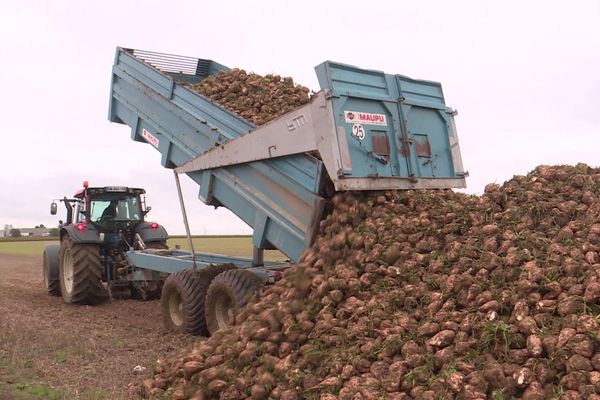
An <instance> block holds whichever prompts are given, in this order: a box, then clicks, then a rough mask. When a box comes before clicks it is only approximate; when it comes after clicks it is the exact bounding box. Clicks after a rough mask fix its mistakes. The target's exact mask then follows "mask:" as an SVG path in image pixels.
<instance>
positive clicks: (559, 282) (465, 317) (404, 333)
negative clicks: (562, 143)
mask: <svg viewBox="0 0 600 400" xmlns="http://www.w3.org/2000/svg"><path fill="white" fill-rule="evenodd" d="M599 252H600V169H594V168H591V167H588V166H587V165H584V164H578V165H576V166H539V167H537V168H536V169H535V170H534V171H532V172H531V173H529V174H528V175H527V176H515V177H514V178H513V179H511V180H510V181H508V182H506V183H505V184H504V185H503V186H499V185H495V184H490V185H488V186H487V187H486V190H485V194H484V195H482V196H481V197H478V196H468V195H465V194H460V193H455V192H452V191H450V190H445V191H397V192H389V191H388V192H379V193H341V194H338V195H336V196H335V197H334V198H333V212H332V213H331V214H330V215H328V216H327V217H326V218H325V219H324V220H323V221H322V222H321V226H320V232H319V235H318V237H317V238H316V241H315V244H314V246H312V248H311V249H309V250H308V251H307V252H306V253H305V254H304V256H303V260H302V262H301V263H300V264H299V265H297V266H295V267H293V268H291V269H290V270H289V271H288V272H287V273H286V276H285V278H284V279H282V280H281V281H279V282H277V283H276V284H275V285H272V286H270V287H267V288H265V289H263V292H262V293H261V294H260V296H258V297H256V298H255V301H254V302H253V303H251V304H250V305H249V306H248V307H247V308H245V309H244V310H243V311H242V313H241V314H240V315H239V316H238V317H237V318H236V325H235V326H234V327H233V328H231V329H230V330H227V331H224V332H218V333H217V334H216V335H215V336H214V337H211V338H208V339H206V340H204V339H202V340H200V341H199V342H198V343H197V345H196V346H195V347H194V348H193V349H187V350H185V351H184V352H182V353H181V354H180V355H178V356H176V357H173V358H172V359H170V360H167V361H159V362H158V363H157V365H156V367H155V374H154V378H152V379H148V380H146V381H145V382H143V384H141V385H139V386H136V387H135V390H136V391H137V392H138V393H141V394H142V395H143V396H145V397H156V398H158V397H160V396H163V395H164V396H166V397H167V398H172V399H196V400H198V399H245V398H249V399H267V398H273V399H285V400H291V399H348V400H350V399H353V400H358V399H365V400H366V399H382V398H385V399H510V398H522V399H528V400H532V399H540V400H541V399H548V398H560V399H600V395H599V394H598V393H600V325H599V315H600V261H599Z"/></svg>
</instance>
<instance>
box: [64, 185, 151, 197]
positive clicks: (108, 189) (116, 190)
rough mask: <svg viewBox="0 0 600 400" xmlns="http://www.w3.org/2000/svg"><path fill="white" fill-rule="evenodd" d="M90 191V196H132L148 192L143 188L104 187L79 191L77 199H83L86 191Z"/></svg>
mask: <svg viewBox="0 0 600 400" xmlns="http://www.w3.org/2000/svg"><path fill="white" fill-rule="evenodd" d="M86 190H87V191H88V193H89V194H90V195H97V194H109V193H126V194H132V195H139V194H144V193H146V191H145V190H144V189H141V188H130V187H127V186H104V187H88V188H85V189H81V190H79V191H78V192H77V193H75V198H78V199H81V198H83V196H84V195H85V191H86Z"/></svg>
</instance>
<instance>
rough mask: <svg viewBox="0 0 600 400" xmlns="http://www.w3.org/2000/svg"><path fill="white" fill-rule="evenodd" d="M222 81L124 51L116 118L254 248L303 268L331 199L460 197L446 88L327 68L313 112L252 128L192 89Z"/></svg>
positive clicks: (200, 64)
mask: <svg viewBox="0 0 600 400" xmlns="http://www.w3.org/2000/svg"><path fill="white" fill-rule="evenodd" d="M220 70H225V71H227V70H228V68H227V67H225V66H223V65H221V64H219V63H216V62H214V61H211V60H204V59H197V58H190V57H181V56H173V55H166V54H160V53H153V52H145V51H140V50H131V49H124V48H117V52H116V57H115V64H114V66H113V76H112V84H111V99H110V110H109V119H110V120H111V121H112V122H118V123H123V124H127V125H129V126H130V127H131V137H132V139H133V140H136V141H140V142H148V143H150V145H152V146H153V147H155V148H156V149H157V150H158V151H159V152H160V153H161V155H162V156H161V163H162V165H163V166H164V167H166V168H176V171H178V172H185V173H186V174H187V175H188V176H189V177H190V178H191V179H192V180H194V181H195V182H197V183H198V184H199V186H200V190H199V198H200V200H202V201H203V202H204V203H206V204H209V205H214V206H224V207H226V208H228V209H229V210H231V211H232V212H233V213H234V214H236V215H237V216H238V217H240V218H241V219H242V220H243V221H245V222H246V223H247V224H248V225H250V226H251V227H252V228H253V229H254V234H253V244H254V246H255V247H256V248H257V249H272V248H276V249H278V250H280V251H281V252H283V253H284V254H286V255H287V256H288V257H290V259H291V260H293V261H295V262H297V261H298V260H299V259H300V256H301V254H302V253H303V251H304V250H305V249H306V248H307V247H308V246H309V245H310V244H311V242H312V240H313V237H314V235H315V233H316V231H317V229H318V225H319V221H320V220H321V217H322V214H323V210H324V206H325V202H326V197H327V193H330V192H331V189H332V188H333V189H334V190H338V191H340V190H376V189H425V188H460V187H465V176H466V174H465V172H464V170H463V166H462V161H461V157H460V150H459V146H458V139H457V135H456V131H455V127H454V122H453V115H454V111H453V110H452V109H450V108H448V107H446V105H445V102H444V97H443V93H442V89H441V85H440V84H439V83H436V82H430V81H422V80H414V79H410V78H407V77H405V76H401V75H390V74H385V73H383V72H379V71H372V70H363V69H359V68H356V67H353V66H349V65H344V64H339V63H334V62H324V63H323V64H321V65H319V66H317V67H316V72H317V76H318V79H319V84H320V86H321V89H322V90H321V91H320V92H319V93H317V94H316V95H315V96H314V97H313V99H312V100H311V102H310V103H309V104H307V105H305V106H303V107H300V108H298V109H296V110H294V111H292V112H290V113H288V114H286V115H284V116H281V117H279V118H277V119H275V120H273V121H271V122H269V123H267V124H265V125H262V126H259V127H256V126H254V125H253V124H252V123H250V122H249V121H247V120H245V119H243V118H242V117H240V116H239V115H237V114H235V113H233V112H231V111H229V110H227V109H225V108H224V107H222V106H220V105H218V104H216V103H214V102H212V101H211V100H210V99H208V98H206V97H204V96H202V95H200V94H199V93H197V92H195V91H193V90H191V89H190V88H188V87H186V85H185V82H194V83H195V82H199V81H201V80H203V79H205V78H206V77H207V76H209V75H212V74H216V73H218V71H220ZM132 256H135V255H132ZM140 257H141V259H139V260H138V263H139V264H142V265H140V266H142V267H143V266H145V265H144V264H145V263H144V261H143V256H142V255H140ZM138 263H136V265H139V264H138ZM148 267H149V268H152V267H151V266H148Z"/></svg>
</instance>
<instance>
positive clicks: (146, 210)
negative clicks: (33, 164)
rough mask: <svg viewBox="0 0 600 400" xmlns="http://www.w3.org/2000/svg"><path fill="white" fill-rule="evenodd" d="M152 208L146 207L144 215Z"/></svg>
mask: <svg viewBox="0 0 600 400" xmlns="http://www.w3.org/2000/svg"><path fill="white" fill-rule="evenodd" d="M150 210H152V207H146V209H145V210H144V215H146V214H148V213H149V212H150Z"/></svg>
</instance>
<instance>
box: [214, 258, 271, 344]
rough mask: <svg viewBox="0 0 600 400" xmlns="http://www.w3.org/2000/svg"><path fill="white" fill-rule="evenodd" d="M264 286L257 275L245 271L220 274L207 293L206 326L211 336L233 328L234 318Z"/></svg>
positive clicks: (237, 270)
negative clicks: (229, 327) (220, 330)
mask: <svg viewBox="0 0 600 400" xmlns="http://www.w3.org/2000/svg"><path fill="white" fill-rule="evenodd" d="M262 284H263V282H262V281H261V280H260V278H259V277H258V276H256V274H254V273H252V272H250V271H246V270H243V269H234V270H230V271H225V272H223V273H221V274H219V275H218V276H217V277H216V278H215V279H214V280H213V281H212V282H211V284H210V286H209V288H208V292H207V293H206V306H205V310H206V324H207V327H208V331H209V332H210V334H211V335H213V334H214V333H215V332H216V331H218V330H219V329H225V328H227V327H228V326H231V323H232V322H233V317H234V316H235V315H236V314H237V313H238V311H239V310H240V309H241V308H242V307H244V306H245V305H246V304H247V303H248V301H249V300H250V299H251V298H252V296H253V295H254V293H256V291H257V290H258V289H259V288H260V287H261V286H262Z"/></svg>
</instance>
